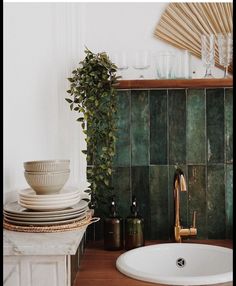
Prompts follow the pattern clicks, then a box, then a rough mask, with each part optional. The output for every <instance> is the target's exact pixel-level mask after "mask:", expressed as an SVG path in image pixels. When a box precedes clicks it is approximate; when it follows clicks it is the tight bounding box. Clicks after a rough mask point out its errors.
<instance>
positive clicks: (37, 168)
mask: <svg viewBox="0 0 236 286" xmlns="http://www.w3.org/2000/svg"><path fill="white" fill-rule="evenodd" d="M24 168H25V171H27V172H58V171H65V170H68V169H70V160H41V161H27V162H24Z"/></svg>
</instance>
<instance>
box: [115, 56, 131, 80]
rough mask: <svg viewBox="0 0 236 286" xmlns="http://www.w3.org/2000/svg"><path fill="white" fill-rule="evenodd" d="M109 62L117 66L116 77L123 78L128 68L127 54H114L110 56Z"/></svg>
mask: <svg viewBox="0 0 236 286" xmlns="http://www.w3.org/2000/svg"><path fill="white" fill-rule="evenodd" d="M111 60H112V61H113V63H114V64H115V65H116V66H117V76H119V77H120V78H121V79H123V78H124V71H125V70H127V69H128V68H129V66H128V61H127V53H126V52H125V51H119V52H114V53H112V54H111Z"/></svg>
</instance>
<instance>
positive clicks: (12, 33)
mask: <svg viewBox="0 0 236 286" xmlns="http://www.w3.org/2000/svg"><path fill="white" fill-rule="evenodd" d="M166 6H167V3H125V2H120V3H112V2H111V3H109V2H107V3H85V2H84V3H27V2H26V3H6V2H5V3H4V186H3V187H4V192H8V191H12V190H16V189H19V188H23V187H28V185H27V184H26V181H25V179H24V175H23V172H24V169H23V162H24V161H27V160H41V159H54V158H58V159H60V158H62V159H70V160H71V176H70V180H69V182H68V184H80V183H81V182H84V181H85V180H86V175H85V174H86V160H85V157H84V155H83V154H82V153H81V150H82V149H84V148H85V143H84V136H83V133H82V131H81V127H80V125H79V124H78V123H77V122H76V121H75V119H76V117H77V114H75V113H73V112H71V111H70V110H69V105H68V104H67V103H66V101H65V97H67V94H66V90H67V89H68V86H69V82H68V81H67V80H66V78H67V77H69V76H70V75H71V71H72V70H73V69H74V68H75V67H77V66H78V63H79V60H81V59H82V58H83V56H84V53H83V50H84V48H85V45H86V46H87V47H88V48H89V49H91V50H92V51H94V52H100V51H106V52H108V53H109V54H110V53H112V52H114V51H117V50H126V51H127V52H128V54H129V55H132V53H133V51H135V50H137V49H149V50H151V51H154V52H155V51H159V50H167V49H168V50H173V51H174V50H176V49H175V48H173V47H171V46H170V45H168V44H166V43H164V42H162V41H160V40H157V39H156V38H154V36H153V31H154V29H155V26H156V24H157V22H158V20H159V18H160V16H161V14H162V13H163V11H164V9H165V7H166ZM192 69H194V70H196V76H198V77H202V75H203V72H204V69H203V68H202V65H201V62H200V60H198V59H196V58H193V59H192ZM127 72H128V74H127V77H129V78H134V77H136V74H135V71H134V70H133V69H132V68H129V69H128V71H127ZM214 72H215V75H217V76H218V75H219V76H222V71H219V70H216V69H215V70H214ZM150 77H153V78H154V77H155V71H154V70H152V69H150Z"/></svg>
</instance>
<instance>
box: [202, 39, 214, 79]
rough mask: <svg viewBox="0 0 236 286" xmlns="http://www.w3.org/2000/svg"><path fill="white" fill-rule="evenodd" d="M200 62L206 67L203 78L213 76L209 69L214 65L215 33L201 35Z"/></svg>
mask: <svg viewBox="0 0 236 286" xmlns="http://www.w3.org/2000/svg"><path fill="white" fill-rule="evenodd" d="M201 56H202V63H203V65H204V67H205V68H206V72H205V75H204V77H205V78H213V76H212V73H211V69H212V68H213V67H214V65H215V35H214V34H209V35H201Z"/></svg>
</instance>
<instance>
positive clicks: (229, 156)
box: [225, 88, 233, 163]
mask: <svg viewBox="0 0 236 286" xmlns="http://www.w3.org/2000/svg"><path fill="white" fill-rule="evenodd" d="M225 155H226V162H227V163H232V162H233V89H232V88H227V89H225Z"/></svg>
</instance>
